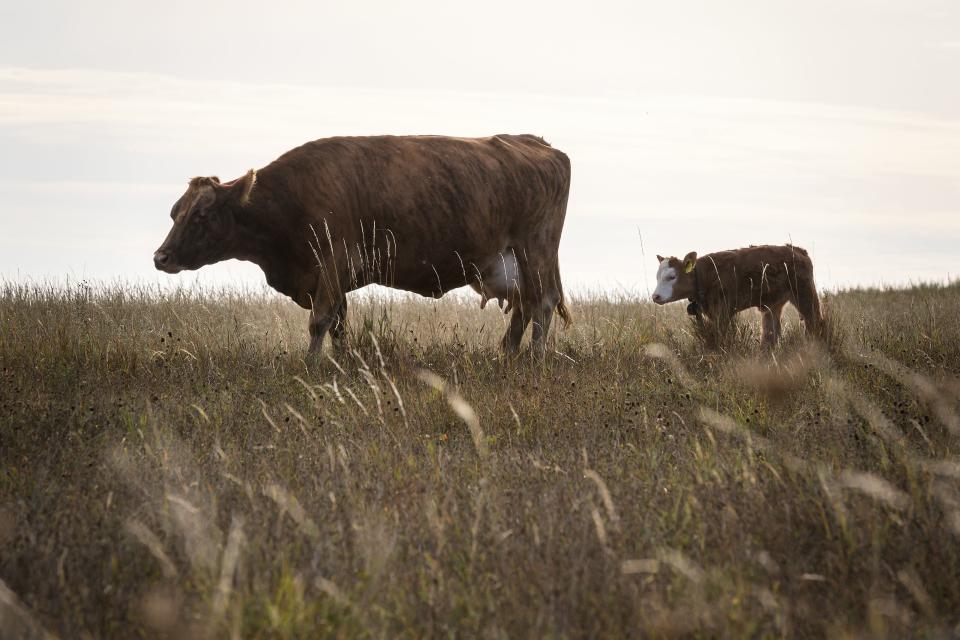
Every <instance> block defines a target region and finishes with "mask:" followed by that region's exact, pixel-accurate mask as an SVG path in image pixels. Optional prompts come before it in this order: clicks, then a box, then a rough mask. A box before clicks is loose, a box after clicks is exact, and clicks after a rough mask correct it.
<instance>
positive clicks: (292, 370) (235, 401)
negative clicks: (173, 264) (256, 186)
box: [0, 284, 960, 638]
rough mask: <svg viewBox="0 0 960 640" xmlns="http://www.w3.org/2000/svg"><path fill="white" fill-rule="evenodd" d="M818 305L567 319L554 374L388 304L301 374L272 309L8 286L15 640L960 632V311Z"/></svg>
mask: <svg viewBox="0 0 960 640" xmlns="http://www.w3.org/2000/svg"><path fill="white" fill-rule="evenodd" d="M826 305H827V308H828V309H829V313H830V317H831V323H832V326H833V327H834V328H835V335H834V339H833V340H832V341H831V343H830V345H829V348H821V347H820V346H818V345H817V344H814V343H811V342H809V341H807V340H806V339H804V338H803V336H802V334H801V332H800V331H799V330H798V327H797V322H796V317H795V316H791V320H792V322H790V325H789V327H788V330H787V334H786V336H785V339H784V341H783V342H782V344H781V346H780V348H779V349H778V350H777V351H775V352H774V353H773V354H772V356H764V355H762V354H760V353H758V352H757V348H756V346H755V342H756V339H757V334H758V327H756V326H755V324H756V318H755V317H751V316H749V315H747V314H744V317H743V319H742V322H741V323H740V325H739V327H737V328H736V329H735V331H734V334H733V335H731V336H729V337H728V339H727V341H726V343H725V346H724V348H722V349H720V350H710V349H706V348H705V347H703V346H702V344H701V342H700V341H699V340H698V339H697V337H696V335H695V332H694V331H693V328H692V325H691V323H690V321H689V320H688V318H687V317H686V316H685V315H684V309H683V305H673V306H670V307H667V308H654V307H653V305H651V304H648V303H646V302H641V301H637V300H630V299H616V300H614V299H605V298H602V297H594V298H590V299H579V300H573V301H572V302H571V310H572V311H573V313H574V316H575V324H574V325H573V326H572V327H571V328H569V329H567V330H566V331H557V332H556V333H555V335H556V340H555V342H554V344H553V348H552V351H551V353H550V354H549V356H548V357H547V359H546V361H544V362H536V361H534V360H531V359H530V358H527V357H521V358H517V359H514V360H503V359H502V358H501V357H500V355H499V354H498V351H497V348H496V346H497V342H498V340H499V338H500V336H501V334H502V333H503V331H504V329H505V319H504V318H503V317H502V316H500V315H499V314H498V313H497V311H496V310H495V309H492V308H488V309H486V310H485V311H483V312H481V311H480V310H479V309H478V308H476V307H477V304H476V301H471V302H469V303H466V302H461V301H456V300H443V301H439V302H433V301H428V300H423V299H413V298H411V299H397V298H393V299H386V300H377V299H372V298H366V299H362V300H357V301H353V303H352V308H351V310H350V313H351V320H350V322H351V325H350V345H351V351H350V352H349V353H334V352H328V354H327V355H326V356H322V357H320V358H317V359H306V353H305V349H306V343H307V339H306V316H305V313H304V312H302V311H300V310H298V309H297V308H296V307H295V306H294V305H293V304H292V303H290V302H289V301H286V300H283V299H280V298H277V297H274V296H270V295H266V294H264V295H243V296H240V295H236V294H228V293H215V292H208V293H196V292H194V293H191V292H176V293H164V294H161V293H157V292H151V291H148V290H144V289H142V288H139V289H138V288H136V287H133V288H130V287H128V288H123V287H120V286H117V287H112V288H110V287H107V288H91V287H88V286H86V285H79V286H72V287H44V286H33V285H16V284H6V285H3V286H2V290H0V548H2V549H3V553H2V554H0V580H2V583H3V584H5V585H6V587H7V588H8V590H9V591H7V592H5V593H6V594H7V596H6V597H5V598H0V602H7V604H2V605H0V635H4V633H13V631H15V630H18V629H28V628H30V627H31V625H33V627H32V628H33V629H34V631H36V630H37V628H38V627H41V626H42V627H43V628H45V629H46V630H48V631H50V632H52V633H55V634H57V635H62V636H63V637H83V636H84V635H88V636H89V637H106V636H111V637H113V636H116V637H131V636H138V637H139V636H143V635H146V636H148V637H171V638H179V637H190V636H193V637H210V636H213V637H224V636H231V635H234V636H236V637H262V638H273V637H278V638H286V637H316V636H333V635H342V636H348V637H364V636H377V637H382V636H387V637H395V636H410V637H424V636H441V635H442V636H453V635H458V636H466V637H477V636H482V637H544V636H591V637H598V636H599V637H623V636H631V637H634V636H638V635H684V634H699V635H702V636H724V635H725V636H736V637H742V636H757V635H762V636H787V637H806V636H815V635H816V636H819V635H823V634H831V635H841V634H851V635H871V636H882V635H885V634H886V635H888V636H890V637H904V636H906V635H911V636H916V635H922V634H930V635H936V634H938V633H949V632H951V631H952V632H954V633H956V632H957V631H958V627H957V625H958V622H960V456H958V453H960V412H958V401H960V377H958V375H960V286H958V285H957V284H954V285H951V286H945V287H937V286H925V287H918V288H914V289H909V290H889V291H879V290H876V291H848V292H840V293H837V294H833V295H830V296H829V297H828V299H827V301H826ZM0 587H2V585H0ZM10 592H12V594H16V598H14V596H13V595H12V594H11V593H10ZM17 625H20V626H17Z"/></svg>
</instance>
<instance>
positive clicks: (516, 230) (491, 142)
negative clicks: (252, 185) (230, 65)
mask: <svg viewBox="0 0 960 640" xmlns="http://www.w3.org/2000/svg"><path fill="white" fill-rule="evenodd" d="M258 175H259V176H260V178H259V179H260V180H261V181H262V182H263V183H264V184H265V185H266V184H271V185H273V192H274V193H277V194H278V196H277V197H279V198H282V199H284V200H285V213H286V215H289V216H290V217H291V218H290V223H291V224H293V225H295V226H297V227H298V228H301V229H303V233H304V237H305V238H308V237H309V234H308V233H307V231H306V229H307V228H308V227H309V228H311V229H312V230H316V229H321V230H325V229H329V231H330V238H329V239H328V240H327V241H328V243H329V244H331V245H334V246H336V247H337V249H335V250H339V248H340V247H341V246H344V247H348V248H351V250H352V248H353V247H355V246H362V247H368V248H369V249H370V252H371V254H372V253H376V252H379V255H380V256H381V263H383V264H385V261H384V260H383V256H385V255H389V256H390V257H391V259H392V260H393V262H392V264H391V266H390V269H389V274H387V272H386V270H384V272H383V273H376V274H374V277H372V278H369V280H370V281H381V282H382V279H383V278H385V277H387V276H389V278H390V279H391V281H390V282H382V283H384V284H390V285H392V286H397V287H399V288H403V289H408V290H411V291H417V292H420V293H431V294H436V293H442V292H443V291H445V290H448V289H451V288H455V287H458V286H463V285H464V284H466V282H465V280H469V277H466V278H465V275H464V272H465V271H468V270H469V269H470V266H471V265H473V264H479V263H481V262H483V261H488V260H489V259H490V256H492V255H496V253H497V252H499V251H502V250H504V249H508V248H513V247H517V246H518V245H523V246H524V248H526V246H527V245H530V246H536V247H545V248H546V250H547V251H552V252H553V253H554V255H555V253H556V248H557V246H558V245H559V241H560V232H561V230H562V226H563V216H564V212H565V209H566V200H567V195H568V192H569V186H570V162H569V159H568V158H567V156H566V155H565V154H563V153H562V152H560V151H558V150H556V149H554V148H553V147H551V146H550V145H549V144H547V143H546V142H545V141H544V140H543V139H541V138H537V137H535V136H531V135H497V136H491V137H488V138H450V137H444V136H375V137H337V138H326V139H322V140H316V141H314V142H309V143H307V144H305V145H302V146H300V147H297V148H296V149H293V150H292V151H289V152H288V153H286V154H284V155H283V156H281V157H280V158H278V159H277V160H276V161H274V162H273V163H271V164H270V165H268V166H267V167H264V168H263V169H262V170H261V171H260V172H259V174H258ZM323 235H324V234H320V236H321V237H322V236H323ZM361 252H363V250H362V249H361V250H360V251H359V252H358V253H361Z"/></svg>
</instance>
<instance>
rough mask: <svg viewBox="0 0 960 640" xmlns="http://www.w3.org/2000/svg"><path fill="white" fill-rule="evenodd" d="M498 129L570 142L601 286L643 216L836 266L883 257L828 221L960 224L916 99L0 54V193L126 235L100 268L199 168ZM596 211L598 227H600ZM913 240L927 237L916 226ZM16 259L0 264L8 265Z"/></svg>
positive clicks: (947, 138)
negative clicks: (54, 63)
mask: <svg viewBox="0 0 960 640" xmlns="http://www.w3.org/2000/svg"><path fill="white" fill-rule="evenodd" d="M502 132H515V133H519V132H530V133H536V134H539V135H544V136H545V137H546V138H547V139H548V140H550V141H551V142H552V143H553V144H555V145H556V146H557V147H558V148H561V149H563V150H564V151H566V152H567V153H568V154H569V155H570V156H571V158H572V160H573V167H574V179H573V187H572V191H571V201H570V213H569V216H568V220H569V221H570V227H569V228H570V229H572V230H576V233H577V234H590V235H589V240H586V239H585V238H584V237H578V236H577V235H566V236H565V240H564V246H565V247H568V249H565V251H568V252H569V253H571V254H572V255H575V256H578V257H576V259H577V260H578V261H579V263H578V264H579V266H578V269H579V272H580V273H591V274H592V275H591V276H590V277H591V278H594V280H595V281H597V280H599V279H601V278H602V276H603V273H604V272H607V271H609V272H614V271H615V272H618V273H634V270H632V269H631V264H632V263H633V262H634V261H635V255H634V254H635V249H634V250H631V247H634V243H635V242H637V240H636V238H637V236H636V232H637V230H638V228H639V229H640V230H641V231H642V232H643V234H644V238H645V241H647V240H649V241H650V242H652V243H654V244H656V245H672V244H680V242H678V240H679V239H682V240H683V242H682V244H684V245H687V244H689V245H691V246H697V247H705V246H706V248H710V249H718V248H726V247H724V246H712V245H711V243H719V242H721V240H722V242H723V243H724V245H726V244H729V245H730V246H733V245H736V244H745V243H747V242H753V241H772V242H781V241H786V240H788V239H789V238H790V237H794V238H795V239H796V240H797V241H798V242H804V243H807V244H809V240H817V239H819V238H825V240H824V241H823V242H822V243H821V249H822V251H823V252H825V253H824V254H823V255H822V256H821V258H824V259H825V260H826V261H827V262H828V263H830V264H832V265H833V266H834V269H833V271H834V272H835V273H844V274H849V273H857V274H865V275H869V274H870V271H871V269H872V270H873V272H874V273H882V272H883V269H891V267H890V266H889V265H887V264H885V263H883V261H881V260H879V259H878V258H876V257H875V256H873V257H872V256H870V255H869V246H868V245H866V244H863V246H860V248H859V249H858V251H859V252H860V254H859V255H857V256H848V255H846V253H845V251H846V250H845V248H844V247H843V246H842V245H843V243H842V242H840V241H839V239H837V238H829V237H827V236H830V235H831V233H832V235H833V236H836V235H837V234H838V233H841V234H847V235H849V234H853V233H855V232H856V230H857V229H858V228H860V227H863V228H869V229H871V230H872V231H874V232H875V233H876V234H881V235H883V237H889V238H890V239H891V240H890V243H893V241H894V240H893V239H895V238H896V237H897V236H898V235H904V236H909V233H912V232H915V231H918V230H922V231H923V233H924V234H927V235H928V236H929V235H931V234H936V233H938V232H939V233H941V234H954V235H955V233H956V232H957V223H956V222H954V221H955V220H958V219H960V212H957V209H956V208H957V207H958V206H960V205H958V204H957V203H958V202H960V191H958V187H957V186H956V185H960V164H958V163H957V162H956V158H958V157H960V121H958V120H956V119H950V118H946V117H943V116H932V115H929V114H925V113H916V112H908V111H897V110H889V109H878V108H871V107H859V106H849V105H830V104H821V103H813V102H799V101H798V102H789V101H774V100H755V99H733V98H718V97H704V96H694V95H663V94H656V95H653V94H650V95H647V94H641V93H629V92H623V93H617V94H608V95H604V96H587V95H572V94H569V93H563V94H561V93H557V94H550V93H534V92H519V91H512V92H511V91H503V92H480V91H420V90H405V89H362V88H346V87H322V86H314V85H291V84H270V83H244V82H234V81H222V80H217V81H209V80H191V79H183V78H178V77H173V76H167V75H161V74H148V73H124V72H112V71H97V70H85V69H61V70H38V69H26V68H9V67H8V68H0V144H3V145H4V147H5V155H4V157H3V158H0V169H2V174H3V175H4V177H3V179H2V180H0V194H2V195H3V197H4V200H5V201H6V202H7V207H6V208H5V209H4V210H3V212H0V221H2V222H3V224H4V225H5V226H10V227H12V228H14V229H13V230H14V231H15V232H16V233H15V235H16V237H18V238H20V239H23V241H24V242H26V241H27V239H30V238H34V239H36V242H37V243H39V245H41V247H42V245H43V242H44V241H43V238H42V235H43V234H42V231H41V230H42V229H43V228H44V226H45V225H46V226H49V225H50V224H52V223H53V222H56V221H62V220H70V219H73V218H77V219H79V218H80V217H82V216H84V215H86V216H92V215H96V216H98V217H97V220H98V222H99V223H101V224H103V225H110V224H112V225H114V227H115V228H118V229H122V230H123V234H127V236H128V237H129V238H130V240H129V241H128V242H127V245H126V246H125V248H124V253H122V254H120V253H118V254H117V256H116V257H115V258H111V259H110V260H106V259H105V260H103V261H101V262H98V263H97V264H99V265H100V267H98V268H101V269H108V268H109V265H110V264H116V265H117V267H116V272H117V273H126V272H128V271H134V272H135V271H136V269H140V268H144V269H149V267H150V265H149V263H148V261H147V262H144V261H143V260H139V259H138V260H139V261H137V262H136V263H134V262H133V261H132V260H133V258H132V256H149V254H150V252H151V251H152V250H153V248H155V247H154V245H155V244H156V243H157V242H158V241H159V240H160V239H161V237H159V236H162V233H163V229H164V228H165V226H166V225H167V224H168V220H167V218H166V214H167V211H168V210H169V206H170V204H171V203H172V202H173V200H174V199H175V198H176V197H177V196H178V195H179V194H180V192H182V188H183V181H185V180H186V179H187V178H189V177H190V176H191V175H209V174H217V175H220V176H221V177H224V176H234V175H240V174H241V173H242V172H243V171H245V170H246V169H248V168H250V167H251V166H254V167H257V166H263V165H264V164H266V163H268V162H269V161H270V160H272V159H273V158H275V157H276V156H277V155H279V154H280V153H282V152H283V151H285V150H287V149H290V148H292V147H294V146H296V145H299V144H301V143H303V142H304V141H306V140H310V139H315V138H320V137H325V136H331V135H367V134H374V133H394V134H408V133H440V134H451V135H488V134H491V133H502ZM14 205H15V207H16V209H17V211H18V212H19V213H18V214H17V215H16V216H15V217H14V216H13V214H12V213H11V211H12V210H13V209H12V207H13V206H14ZM591 220H593V221H596V223H597V224H600V223H603V225H605V226H604V227H603V228H598V229H595V230H593V229H591V228H590V226H589V225H590V221H591ZM678 220H679V221H683V222H684V224H683V225H682V226H681V227H679V228H678V227H677V225H676V222H675V221H678ZM692 220H695V221H697V222H696V223H691V221H692ZM614 229H615V230H616V231H612V230H614ZM831 230H832V231H831ZM838 230H842V231H838ZM11 233H12V232H11ZM609 233H616V234H619V235H621V236H622V238H619V239H618V242H619V244H618V245H617V246H618V247H619V248H618V250H617V251H616V252H614V251H609V250H607V249H604V246H605V245H604V242H605V240H604V238H605V237H606V236H605V234H609ZM910 237H911V238H912V240H911V242H913V243H914V244H915V245H916V246H913V247H912V248H913V250H914V251H915V252H917V253H919V252H921V251H922V247H921V246H920V243H921V242H922V238H921V236H920V235H917V234H916V233H914V235H913V236H910ZM835 240H836V241H835ZM884 242H886V241H884ZM584 243H587V244H589V246H587V245H586V244H584ZM876 244H878V246H879V245H880V244H883V243H882V242H880V240H877V241H876ZM888 244H889V243H888ZM908 248H909V247H908ZM654 249H656V247H654ZM34 253H35V254H36V256H37V257H36V258H33V257H30V256H29V255H28V254H26V253H22V257H23V259H31V260H35V261H36V263H37V264H41V263H42V264H43V265H45V268H49V269H53V270H54V272H55V271H56V268H57V265H61V266H63V265H70V264H76V263H77V261H78V260H87V259H88V258H87V257H86V255H85V254H84V253H83V250H82V249H81V248H77V249H76V250H75V251H74V252H73V253H71V252H70V250H69V246H62V243H61V245H58V246H56V247H53V246H51V247H50V248H49V250H42V249H38V250H37V251H36V252H34ZM600 254H605V255H600ZM621 254H622V255H621ZM846 261H851V262H854V261H855V266H852V265H847V264H846ZM141 263H143V264H141ZM592 263H597V264H603V265H605V266H604V267H603V270H600V269H599V268H592V267H590V265H591V264H592ZM134 264H136V266H130V265H134ZM143 265H146V266H143ZM11 268H12V265H11V264H10V263H9V261H8V262H6V263H5V262H3V261H0V271H9V270H11ZM64 268H65V267H64ZM590 269H593V270H592V271H591V270H590ZM245 273H246V272H245ZM890 274H891V275H892V276H896V275H897V272H896V271H892V270H891V271H890ZM632 277H634V278H640V277H641V276H640V275H639V274H638V275H635V276H632ZM858 277H859V275H858ZM571 279H572V280H573V279H576V278H575V277H572V278H571ZM838 281H843V282H849V280H848V279H847V278H845V277H844V278H839V277H838ZM581 282H584V281H583V280H581Z"/></svg>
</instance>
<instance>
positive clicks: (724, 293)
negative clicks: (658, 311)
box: [653, 244, 823, 347]
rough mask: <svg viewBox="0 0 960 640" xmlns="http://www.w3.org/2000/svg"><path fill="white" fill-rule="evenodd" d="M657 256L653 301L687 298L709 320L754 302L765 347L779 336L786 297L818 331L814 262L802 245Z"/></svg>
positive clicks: (693, 311)
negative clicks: (705, 253)
mask: <svg viewBox="0 0 960 640" xmlns="http://www.w3.org/2000/svg"><path fill="white" fill-rule="evenodd" d="M657 260H658V261H659V262H660V268H659V269H658V270H657V288H656V290H655V291H654V293H653V301H654V302H656V303H657V304H666V303H668V302H674V301H677V300H683V299H687V300H689V301H690V306H689V307H688V308H687V310H688V312H689V313H691V315H697V316H698V317H701V315H705V316H706V317H707V318H709V319H713V320H716V319H718V318H720V317H723V318H724V319H729V318H731V317H732V316H733V315H734V314H736V313H738V312H740V311H743V310H744V309H749V308H751V307H755V308H757V309H759V310H760V313H761V317H762V332H763V344H764V346H767V347H772V346H773V345H775V344H776V343H777V340H778V339H779V338H780V314H781V312H782V311H783V306H784V305H785V304H786V303H788V302H790V303H791V304H793V306H794V307H796V308H797V310H798V311H799V312H800V316H801V317H802V318H803V322H804V325H805V326H806V329H807V331H816V330H817V329H818V328H819V326H820V323H821V322H822V320H823V316H822V314H821V311H820V299H819V297H818V296H817V288H816V285H815V284H814V281H813V262H811V260H810V256H809V255H807V252H806V251H805V250H803V249H801V248H800V247H794V246H792V245H789V244H788V245H761V246H751V247H747V248H744V249H734V250H732V251H718V252H716V253H710V254H707V255H705V256H703V257H701V258H698V257H697V253H696V251H691V252H690V253H688V254H687V255H686V256H685V257H684V258H683V260H680V259H678V258H675V257H670V258H663V257H661V256H657Z"/></svg>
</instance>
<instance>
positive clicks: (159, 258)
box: [153, 251, 181, 273]
mask: <svg viewBox="0 0 960 640" xmlns="http://www.w3.org/2000/svg"><path fill="white" fill-rule="evenodd" d="M153 266H154V267H156V268H157V269H159V270H160V271H165V272H167V273H177V272H178V271H180V270H181V269H180V266H179V265H177V264H174V263H173V262H172V261H171V260H170V254H169V253H167V252H166V251H157V252H156V253H154V254H153Z"/></svg>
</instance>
